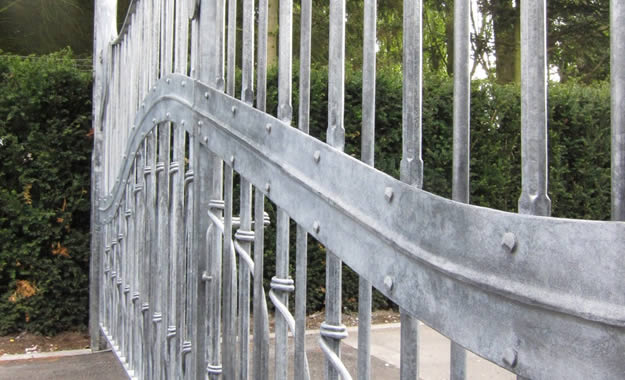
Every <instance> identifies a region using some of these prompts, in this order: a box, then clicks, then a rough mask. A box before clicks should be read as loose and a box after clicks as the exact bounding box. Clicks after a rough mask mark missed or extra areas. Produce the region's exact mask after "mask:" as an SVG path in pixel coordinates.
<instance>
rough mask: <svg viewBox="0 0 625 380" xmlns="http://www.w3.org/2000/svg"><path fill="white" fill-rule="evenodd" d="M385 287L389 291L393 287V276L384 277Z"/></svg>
mask: <svg viewBox="0 0 625 380" xmlns="http://www.w3.org/2000/svg"><path fill="white" fill-rule="evenodd" d="M384 287H385V288H386V290H388V291H389V292H390V291H391V290H392V289H393V279H392V278H391V276H386V277H384Z"/></svg>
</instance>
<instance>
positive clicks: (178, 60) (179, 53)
mask: <svg viewBox="0 0 625 380" xmlns="http://www.w3.org/2000/svg"><path fill="white" fill-rule="evenodd" d="M188 9H189V7H188V6H187V3H186V2H183V1H176V42H175V45H176V46H175V47H176V56H175V58H174V64H175V69H174V70H175V72H177V73H180V74H184V75H187V72H188V71H187V67H188V60H189V12H188Z"/></svg>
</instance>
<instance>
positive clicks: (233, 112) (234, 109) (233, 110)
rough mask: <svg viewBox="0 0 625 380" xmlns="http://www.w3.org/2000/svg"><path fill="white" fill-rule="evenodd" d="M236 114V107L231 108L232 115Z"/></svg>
mask: <svg viewBox="0 0 625 380" xmlns="http://www.w3.org/2000/svg"><path fill="white" fill-rule="evenodd" d="M236 113H237V107H235V106H232V114H233V115H236Z"/></svg>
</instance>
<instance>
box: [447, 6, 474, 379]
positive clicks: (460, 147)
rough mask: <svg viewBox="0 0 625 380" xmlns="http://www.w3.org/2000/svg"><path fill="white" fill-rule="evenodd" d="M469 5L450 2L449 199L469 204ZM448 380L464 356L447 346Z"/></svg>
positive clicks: (460, 371) (460, 374) (456, 375)
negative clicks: (451, 127) (451, 131)
mask: <svg viewBox="0 0 625 380" xmlns="http://www.w3.org/2000/svg"><path fill="white" fill-rule="evenodd" d="M470 7H471V2H470V1H468V0H467V1H455V2H454V109H453V112H454V121H453V122H454V137H453V170H452V171H453V179H452V199H453V200H455V201H458V202H463V203H469V163H470V160H469V156H470V152H469V146H470V145H469V143H470V127H469V126H470V104H471V103H470V102H471V73H470V67H469V63H470V46H471V45H470V43H471V41H470V34H469V33H470V31H469V25H470V12H471V8H470ZM450 355H451V359H450V363H451V367H450V380H464V378H465V377H466V352H465V351H464V349H463V348H462V347H461V346H459V345H458V344H456V343H455V342H451V351H450Z"/></svg>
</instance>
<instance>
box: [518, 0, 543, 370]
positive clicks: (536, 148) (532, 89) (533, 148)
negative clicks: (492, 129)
mask: <svg viewBox="0 0 625 380" xmlns="http://www.w3.org/2000/svg"><path fill="white" fill-rule="evenodd" d="M522 5H523V6H522V7H521V188H522V189H521V196H520V198H519V213H521V214H530V215H542V216H549V215H550V214H551V200H550V199H549V196H548V194H547V178H548V177H547V176H548V167H547V2H546V0H526V1H525V2H524V3H523V4H522ZM517 378H518V379H519V380H521V379H524V378H523V377H522V376H517Z"/></svg>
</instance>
